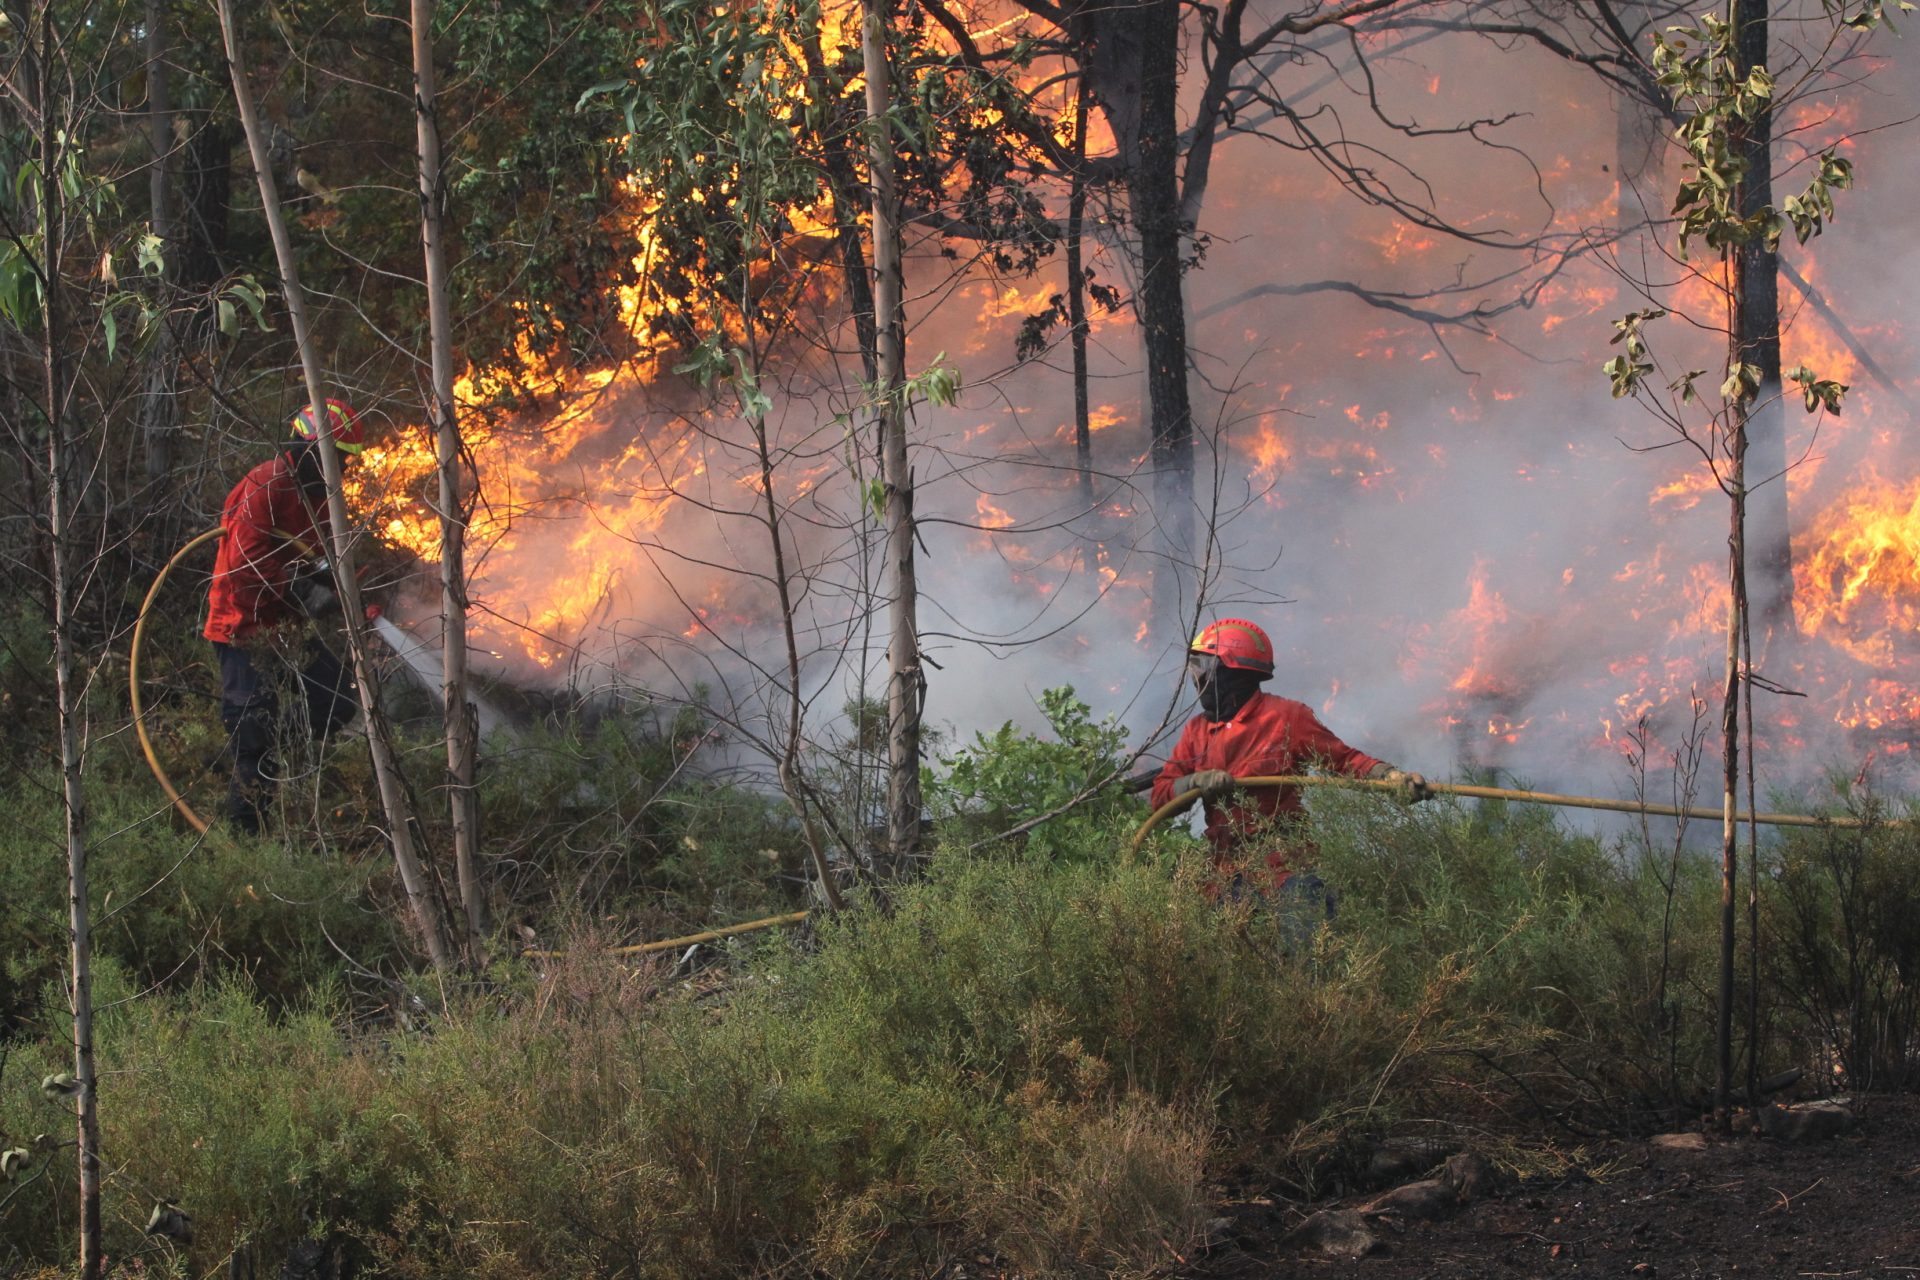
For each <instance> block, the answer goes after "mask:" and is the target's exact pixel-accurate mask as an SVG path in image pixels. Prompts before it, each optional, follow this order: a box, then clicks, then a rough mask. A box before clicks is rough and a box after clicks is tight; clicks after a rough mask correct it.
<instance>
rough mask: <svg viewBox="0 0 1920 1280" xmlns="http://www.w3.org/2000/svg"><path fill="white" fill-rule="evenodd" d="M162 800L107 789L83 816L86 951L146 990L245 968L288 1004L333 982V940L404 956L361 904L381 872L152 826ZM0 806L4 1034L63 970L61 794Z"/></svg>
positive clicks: (366, 959)
mask: <svg viewBox="0 0 1920 1280" xmlns="http://www.w3.org/2000/svg"><path fill="white" fill-rule="evenodd" d="M164 803H165V801H164V799H163V798H161V797H160V796H159V793H158V791H157V790H155V791H154V792H153V793H152V796H151V797H149V796H145V795H143V794H141V793H140V792H137V791H134V790H132V789H126V788H115V789H102V790H101V791H100V793H99V794H98V795H97V796H96V797H95V798H94V799H93V800H92V807H91V810H90V814H89V818H90V821H91V824H92V830H93V832H94V839H93V845H92V850H91V867H92V890H93V900H94V903H95V910H94V916H93V919H94V928H93V942H94V948H95V950H96V951H97V953H98V954H100V955H101V956H103V957H104V958H106V959H108V960H111V961H114V962H116V963H118V964H119V965H120V966H122V967H123V968H124V969H125V970H126V971H127V972H129V973H130V974H132V975H134V976H135V977H136V978H138V979H139V980H141V981H142V982H143V983H146V984H153V983H162V982H168V981H171V982H174V983H185V982H188V981H191V980H193V979H195V978H211V977H213V976H214V975H217V974H220V973H224V972H227V971H231V970H245V971H246V972H248V973H250V974H252V975H253V977H252V983H253V985H254V987H255V988H256V989H257V990H258V991H260V992H261V993H262V994H263V995H269V996H273V997H277V998H282V999H293V998H296V997H298V996H299V995H300V993H302V992H304V991H305V990H306V988H307V987H308V986H309V985H311V984H313V983H315V982H322V981H325V980H326V979H327V978H328V977H329V976H331V975H333V974H336V973H338V972H339V969H340V963H341V962H340V956H339V954H338V953H337V952H336V951H335V950H334V946H335V945H336V944H337V945H338V946H339V947H340V948H341V949H343V950H345V951H346V952H347V953H348V954H350V955H352V956H354V957H355V958H356V959H358V960H359V961H361V962H362V963H363V964H369V965H376V964H379V963H381V962H382V961H383V960H385V959H386V958H388V957H389V956H391V955H393V954H395V953H396V952H398V951H400V950H402V944H401V941H400V939H398V938H396V937H395V936H394V935H393V932H392V930H391V929H390V927H389V925H388V922H387V921H386V919H385V918H384V917H383V916H381V915H380V914H379V913H378V912H377V911H375V910H374V909H373V908H372V907H371V906H370V905H369V903H368V901H367V895H366V888H367V884H368V882H369V880H370V879H371V878H372V877H373V876H375V875H377V874H379V873H380V872H382V871H384V870H385V868H384V866H383V865H382V864H380V863H353V862H349V861H346V860H344V859H341V858H338V857H335V856H330V855H320V854H314V853H310V852H308V851H306V850H304V849H299V848H292V847H289V846H287V845H285V844H282V843H280V842H278V841H274V840H253V839H244V838H240V839H224V840H206V839H202V838H200V837H198V836H196V835H195V834H194V833H193V832H190V831H181V830H177V829H175V828H174V827H173V826H171V825H170V824H168V823H167V822H165V821H164V820H160V819H161V818H162V817H163V816H164V810H160V809H159V808H158V807H159V806H161V805H164ZM0 807H3V808H4V811H5V812H6V814H7V816H8V819H9V820H8V822H7V823H6V824H5V825H4V827H0V886H5V892H4V893H0V936H4V937H5V938H7V939H8V945H7V947H6V948H5V950H4V953H3V954H0V1037H4V1036H6V1035H7V1034H8V1031H9V1024H10V1023H15V1024H17V1023H21V1022H26V1023H29V1024H32V1023H35V1022H37V1021H39V1020H40V1014H41V1012H42V1010H41V1009H39V1008H37V1007H36V1006H37V1002H38V996H39V994H40V992H41V991H42V990H43V988H44V985H45V984H46V983H47V982H48V981H50V980H51V979H52V978H53V977H54V976H55V975H56V974H57V973H58V972H59V971H60V966H61V965H62V964H63V963H64V962H65V958H66V919H67V879H66V864H65V863H64V861H63V860H62V859H61V858H59V857H58V856H51V855H50V851H58V850H59V849H61V848H63V847H64V836H63V835H62V825H61V824H62V818H61V814H60V802H59V797H58V795H57V794H56V793H54V792H51V791H49V790H47V789H44V788H40V787H35V786H33V785H32V784H31V783H30V782H22V783H19V784H16V785H15V786H14V787H13V788H12V789H11V790H10V791H8V792H7V793H5V794H4V795H3V796H0ZM329 937H331V938H332V940H333V941H332V943H329V942H328V938H329ZM49 1007H50V1008H52V1009H53V1010H56V1011H62V1010H64V1004H63V1003H61V1002H59V1001H55V1002H54V1003H53V1004H52V1005H51V1006H49Z"/></svg>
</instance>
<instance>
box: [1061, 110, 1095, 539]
mask: <svg viewBox="0 0 1920 1280" xmlns="http://www.w3.org/2000/svg"><path fill="white" fill-rule="evenodd" d="M1086 163H1087V79H1086V77H1085V76H1081V77H1080V79H1079V82H1078V85H1077V87H1076V89H1075V92H1074V97H1073V164H1074V169H1073V172H1072V174H1070V175H1069V176H1068V183H1069V186H1068V188H1067V338H1068V341H1069V342H1070V343H1071V344H1072V347H1073V444H1074V460H1075V462H1076V464H1077V465H1078V466H1079V469H1080V501H1081V504H1082V505H1083V506H1085V507H1086V508H1087V510H1088V511H1091V510H1093V501H1094V498H1093V426H1092V421H1091V418H1090V415H1089V411H1088V405H1087V272H1086V266H1085V264H1084V263H1083V262H1082V261H1081V257H1080V255H1081V240H1082V236H1083V234H1084V233H1085V230H1086V222H1087V178H1086V172H1085V170H1086Z"/></svg>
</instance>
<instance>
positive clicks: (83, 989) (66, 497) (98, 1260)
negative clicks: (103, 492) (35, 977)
mask: <svg viewBox="0 0 1920 1280" xmlns="http://www.w3.org/2000/svg"><path fill="white" fill-rule="evenodd" d="M39 28H40V66H39V73H40V75H39V97H40V112H41V129H40V189H39V191H38V192H37V193H36V196H37V199H38V202H39V205H40V209H39V213H40V231H41V237H42V245H41V249H42V257H41V261H42V263H43V269H44V272H45V279H44V280H43V281H42V284H43V286H44V287H43V288H42V289H41V294H40V326H41V344H42V345H41V366H40V369H41V375H42V378H43V382H44V386H45V392H46V398H47V399H46V414H47V541H48V555H49V560H50V564H49V567H50V569H51V571H52V572H51V575H50V578H51V582H52V591H53V679H54V700H55V707H56V712H57V716H58V719H59V724H60V798H61V809H62V811H63V816H64V818H65V827H66V844H67V936H68V942H69V962H70V963H71V965H72V969H73V985H72V987H71V989H70V991H69V996H70V998H71V1001H72V1005H73V1077H74V1081H75V1083H76V1085H77V1092H76V1094H75V1097H74V1102H75V1108H74V1110H75V1115H76V1121H77V1127H78V1139H79V1143H78V1146H79V1150H78V1158H79V1175H80V1275H81V1277H82V1280H99V1277H100V1275H101V1267H102V1257H101V1230H100V1227H101V1218H100V1097H99V1078H98V1074H97V1072H96V1071H95V1066H94V1054H93V936H92V932H91V930H92V911H91V905H90V902H89V896H88V888H87V852H88V851H87V795H86V788H85V779H84V778H83V776H82V765H83V763H84V756H83V750H82V747H81V735H80V717H81V716H82V715H83V714H84V711H83V708H82V706H81V694H80V692H79V690H78V688H77V687H76V685H75V681H74V628H73V607H74V604H75V600H74V574H73V542H74V539H75V537H76V536H77V534H76V531H75V529H74V528H73V525H72V521H73V513H74V509H75V508H76V507H77V506H78V498H79V495H78V494H77V493H76V492H75V489H74V483H73V481H74V475H75V470H76V468H75V462H76V459H75V458H74V457H73V442H72V441H71V440H69V439H68V432H69V430H70V426H69V417H68V414H67V403H66V401H67V385H66V370H65V367H64V366H65V361H64V360H63V358H62V355H63V347H64V344H65V342H66V333H65V331H64V329H63V328H62V325H63V324H64V322H65V317H64V316H63V315H62V314H61V308H60V300H61V299H60V294H61V287H60V278H61V275H60V265H61V258H62V257H63V255H64V250H65V244H64V239H65V237H64V231H65V218H64V217H63V215H62V199H61V186H60V169H61V166H62V164H64V163H65V156H64V155H63V154H62V151H63V148H62V146H61V145H60V143H59V140H60V139H61V138H63V137H64V136H65V130H63V129H60V128H57V127H55V122H56V121H57V120H58V118H59V113H58V112H57V111H56V110H55V104H54V85H55V81H54V74H53V72H54V66H55V62H54V58H55V55H56V53H57V52H58V50H59V42H58V40H57V38H56V37H57V33H56V30H55V22H54V15H53V3H52V0H41V5H40V13H39Z"/></svg>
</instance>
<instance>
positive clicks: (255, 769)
mask: <svg viewBox="0 0 1920 1280" xmlns="http://www.w3.org/2000/svg"><path fill="white" fill-rule="evenodd" d="M321 413H324V414H326V415H327V418H328V425H329V426H330V427H331V429H332V434H333V443H334V446H335V447H336V448H338V449H339V450H340V453H341V455H342V458H343V460H344V459H345V458H350V457H353V456H355V455H357V454H358V453H359V452H360V451H361V449H363V448H365V433H364V432H363V430H362V428H361V425H360V420H359V418H358V417H357V416H355V414H354V412H353V410H352V409H351V408H349V407H348V406H347V405H346V404H344V403H342V402H341V401H339V400H329V401H327V402H326V404H325V405H324V406H323V407H322V408H321V409H320V410H319V411H318V412H316V411H315V409H314V407H313V406H312V405H308V406H307V407H306V408H304V409H302V410H301V411H300V412H299V414H298V415H297V416H295V418H294V419H293V442H292V443H291V444H289V445H288V446H287V447H285V448H283V449H282V450H280V451H279V452H278V453H276V454H275V455H274V456H273V457H271V458H269V459H268V460H267V461H265V462H263V463H261V464H260V465H259V466H257V467H255V468H253V470H251V471H249V472H247V474H246V475H245V476H244V477H243V478H242V479H241V481H240V483H239V484H237V485H235V486H234V487H233V492H232V493H230V494H228V495H227V501H226V505H225V506H224V507H223V508H222V509H221V512H220V527H221V529H222V531H223V536H222V537H221V539H220V549H219V552H218V553H217V555H216V556H215V558H214V563H213V583H212V586H211V587H210V588H209V589H208V592H207V625H206V629H205V630H204V631H203V632H202V634H203V635H205V636H206V638H207V639H209V640H211V641H213V651H214V655H215V657H216V658H217V659H218V661H219V664H220V722H221V723H222V724H223V725H225V726H226V730H227V752H228V755H229V757H230V758H231V760H232V764H233V780H232V784H231V787H230V789H229V792H228V813H229V816H230V817H231V818H232V820H233V824H234V826H236V827H238V828H239V829H240V830H242V831H246V832H249V833H258V832H259V830H260V826H261V816H262V813H263V811H264V809H265V808H266V806H267V804H268V803H269V802H270V800H271V799H272V796H273V792H274V781H275V779H274V774H275V773H276V772H277V765H276V764H275V756H274V751H275V747H276V744H277V739H278V732H277V724H278V719H279V710H280V700H279V696H278V691H277V690H276V688H275V679H274V677H275V674H276V671H275V666H276V665H277V661H276V660H275V659H274V655H275V654H276V653H283V652H285V651H286V647H287V645H288V644H290V642H291V640H292V637H293V635H294V627H292V626H289V625H288V624H295V625H296V626H297V624H298V622H299V620H300V619H301V618H309V619H314V620H321V619H325V618H328V617H330V616H332V615H335V614H337V613H338V612H339V610H340V599H339V597H338V596H337V595H336V594H335V593H334V589H333V577H332V573H331V571H330V570H329V568H328V566H327V562H326V560H325V559H324V555H325V548H326V547H327V546H328V541H327V538H328V534H329V532H330V530H331V525H330V523H329V519H328V515H327V487H326V481H325V480H324V479H323V478H322V476H321V471H320V442H319V426H320V421H321V419H320V416H319V415H320V414H321ZM276 641H278V642H279V643H278V644H276V643H275V642H276ZM270 663H272V664H273V665H269V664H270ZM299 666H300V671H299V692H300V697H301V702H302V703H303V705H304V711H305V714H306V721H307V724H306V727H307V729H308V731H309V732H310V733H311V735H312V737H313V738H314V739H315V740H319V739H321V738H324V737H326V736H327V735H328V734H329V733H331V732H333V730H335V729H337V728H339V727H340V726H341V725H342V724H344V723H346V721H347V720H348V719H349V718H351V717H352V715H353V712H354V710H355V707H356V702H355V699H354V693H353V688H354V686H353V681H352V678H351V677H350V676H349V675H348V673H347V671H346V669H345V668H344V667H343V666H342V665H341V663H340V659H339V658H338V657H337V656H335V654H334V653H333V651H332V650H331V649H329V648H328V647H327V646H326V645H325V644H324V643H323V642H322V641H321V640H320V638H319V636H318V635H315V634H309V635H308V636H307V637H306V639H305V641H304V644H303V646H302V649H301V652H300V656H299Z"/></svg>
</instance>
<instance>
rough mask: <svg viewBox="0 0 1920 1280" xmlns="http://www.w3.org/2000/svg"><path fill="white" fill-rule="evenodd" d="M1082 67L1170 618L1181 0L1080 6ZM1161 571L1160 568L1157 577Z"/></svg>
mask: <svg viewBox="0 0 1920 1280" xmlns="http://www.w3.org/2000/svg"><path fill="white" fill-rule="evenodd" d="M1084 17H1085V21H1086V22H1087V23H1088V25H1089V27H1090V31H1091V44H1092V49H1091V51H1090V56H1089V57H1088V59H1087V62H1086V66H1085V70H1086V74H1087V75H1088V76H1089V77H1090V79H1091V84H1090V87H1091V89H1092V91H1093V93H1094V96H1095V97H1097V98H1098V99H1099V100H1100V103H1101V107H1102V109H1103V110H1104V111H1105V112H1106V115H1107V119H1108V121H1109V123H1110V124H1112V126H1113V133H1114V144H1115V147H1116V148H1117V150H1118V152H1119V155H1120V159H1121V162H1122V164H1123V165H1124V166H1125V168H1126V172H1127V207H1128V211H1129V213H1130V214H1131V216H1132V219H1133V230H1134V237H1135V240H1136V242H1137V247H1136V249H1135V253H1136V259H1137V264H1138V268H1139V283H1138V287H1137V296H1136V299H1135V306H1136V309H1137V311H1138V312H1139V316H1140V330H1141V338H1142V341H1143V342H1144V344H1145V348H1146V361H1147V405H1148V416H1149V420H1150V423H1151V427H1152V449H1151V457H1152V462H1153V496H1154V513H1155V516H1156V518H1157V521H1158V527H1159V531H1160V539H1161V551H1162V553H1163V555H1164V556H1165V557H1166V561H1167V568H1168V570H1169V571H1170V572H1169V573H1168V579H1169V581H1168V582H1167V583H1166V584H1165V585H1164V586H1163V585H1162V584H1161V583H1160V582H1159V581H1156V583H1155V591H1154V595H1155V599H1156V601H1157V602H1158V604H1159V607H1160V609H1161V611H1162V613H1163V614H1165V615H1167V620H1168V621H1169V622H1171V621H1172V620H1173V619H1175V618H1178V617H1179V616H1180V604H1181V599H1182V597H1183V595H1184V582H1185V574H1184V572H1182V571H1183V569H1184V568H1185V567H1186V566H1188V565H1190V564H1191V563H1192V560H1193V413H1192V408H1191V404H1190V401H1189V398H1188V388H1187V317H1186V301H1185V290H1184V286H1183V283H1182V279H1181V276H1182V268H1183V265H1184V264H1183V259H1184V253H1183V248H1184V241H1185V237H1184V234H1183V228H1182V225H1181V217H1180V209H1181V200H1180V175H1179V158H1180V120H1179V113H1178V106H1179V90H1180V64H1179V58H1180V4H1179V0H1142V3H1140V4H1137V5H1132V6H1119V7H1116V8H1111V9H1100V10H1097V11H1086V12H1085V14H1084ZM1156 577H1157V575H1156Z"/></svg>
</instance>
